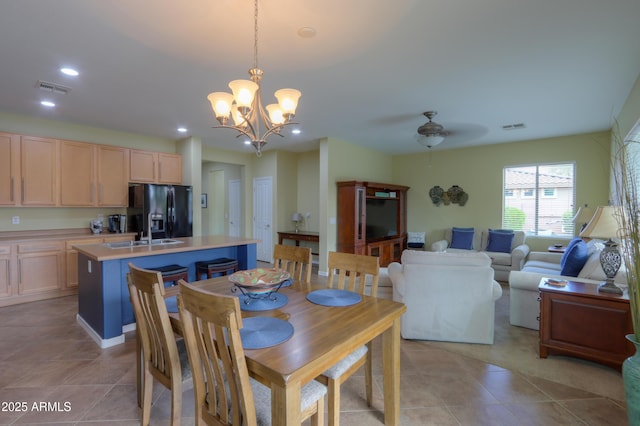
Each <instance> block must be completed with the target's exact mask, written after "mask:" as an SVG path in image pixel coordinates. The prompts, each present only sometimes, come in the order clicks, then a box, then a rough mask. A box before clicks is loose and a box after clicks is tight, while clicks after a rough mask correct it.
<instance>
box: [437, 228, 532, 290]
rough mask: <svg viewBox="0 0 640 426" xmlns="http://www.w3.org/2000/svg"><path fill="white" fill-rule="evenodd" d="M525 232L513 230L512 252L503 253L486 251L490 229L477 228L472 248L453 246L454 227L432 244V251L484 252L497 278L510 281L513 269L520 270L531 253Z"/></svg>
mask: <svg viewBox="0 0 640 426" xmlns="http://www.w3.org/2000/svg"><path fill="white" fill-rule="evenodd" d="M525 239H526V236H525V233H524V232H523V231H514V232H513V241H512V243H511V252H510V253H502V252H495V251H486V247H487V244H488V240H489V230H488V229H485V230H482V231H480V230H477V229H476V230H475V232H474V235H473V246H472V249H471V250H464V249H457V248H451V247H450V246H451V241H452V229H451V228H449V229H447V230H446V231H445V235H444V239H443V240H440V241H436V242H434V243H433V244H431V251H437V252H443V251H446V252H453V253H459V252H463V253H464V252H469V251H478V252H484V253H486V254H487V255H488V256H489V257H490V258H491V267H492V268H493V270H494V271H495V279H496V280H498V281H504V282H506V281H508V279H509V273H510V272H511V271H519V270H520V269H522V267H523V266H524V262H525V261H526V259H527V256H528V255H529V246H528V245H526V244H525Z"/></svg>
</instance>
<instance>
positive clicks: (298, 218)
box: [291, 213, 302, 222]
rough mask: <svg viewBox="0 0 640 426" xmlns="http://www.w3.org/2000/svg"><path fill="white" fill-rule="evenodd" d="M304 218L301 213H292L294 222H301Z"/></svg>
mask: <svg viewBox="0 0 640 426" xmlns="http://www.w3.org/2000/svg"><path fill="white" fill-rule="evenodd" d="M301 220H302V214H301V213H294V214H292V215H291V221H292V222H300V221H301Z"/></svg>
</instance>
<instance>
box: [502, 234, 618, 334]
mask: <svg viewBox="0 0 640 426" xmlns="http://www.w3.org/2000/svg"><path fill="white" fill-rule="evenodd" d="M587 246H588V259H587V262H586V263H585V264H584V266H583V267H582V269H581V270H580V272H579V273H578V276H577V277H571V276H568V275H561V271H562V267H561V264H560V261H561V259H562V256H563V254H562V253H548V252H537V251H532V252H531V253H529V259H528V260H527V262H526V263H525V264H524V266H523V268H522V270H521V271H513V272H511V275H509V322H510V323H511V325H516V326H519V327H526V328H531V329H534V330H539V329H540V324H539V317H540V301H539V291H538V285H539V284H540V280H541V279H542V278H556V279H565V280H568V281H571V280H574V281H575V280H579V281H581V282H590V283H598V284H599V283H602V282H604V280H605V279H606V276H605V274H604V271H603V270H602V267H601V266H600V252H601V250H602V248H603V242H602V241H600V240H592V241H590V242H589V243H587ZM615 282H616V285H618V286H619V287H621V288H625V287H626V286H627V278H626V271H625V269H624V267H621V268H620V270H619V271H618V274H617V275H616V277H615Z"/></svg>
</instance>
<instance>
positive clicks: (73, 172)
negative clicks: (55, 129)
mask: <svg viewBox="0 0 640 426" xmlns="http://www.w3.org/2000/svg"><path fill="white" fill-rule="evenodd" d="M95 171H96V148H95V146H94V145H92V144H89V143H84V142H73V141H60V205H62V206H68V207H74V206H75V207H91V206H95V205H96V198H97V197H96V176H95V175H96V172H95Z"/></svg>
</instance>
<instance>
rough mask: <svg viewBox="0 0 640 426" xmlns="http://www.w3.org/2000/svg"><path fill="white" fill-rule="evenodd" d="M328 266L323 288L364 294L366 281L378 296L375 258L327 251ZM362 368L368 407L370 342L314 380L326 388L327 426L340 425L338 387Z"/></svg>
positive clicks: (371, 399) (377, 261)
mask: <svg viewBox="0 0 640 426" xmlns="http://www.w3.org/2000/svg"><path fill="white" fill-rule="evenodd" d="M328 267H329V278H328V281H327V286H328V287H329V288H337V289H341V290H349V291H353V292H356V293H359V294H361V295H364V294H365V289H366V283H367V281H369V282H370V283H371V292H370V295H371V296H373V297H376V296H377V295H378V280H379V276H380V262H379V258H378V257H377V256H365V255H359V254H352V253H338V252H329V259H328ZM363 365H364V366H365V386H366V392H367V404H368V405H369V406H371V404H372V401H373V371H372V362H371V342H369V343H367V344H366V345H363V346H361V347H359V348H358V349H356V350H355V351H353V352H352V353H351V354H349V355H348V356H346V357H345V358H343V359H342V360H340V361H338V363H337V364H335V365H334V366H333V367H331V368H329V369H328V370H326V371H325V372H324V373H322V375H321V376H319V377H318V378H316V380H318V381H319V382H321V383H323V384H325V385H326V386H327V391H328V399H329V406H328V412H329V426H338V425H339V424H340V386H341V385H342V383H344V381H345V380H347V379H348V378H349V377H350V376H351V375H352V374H353V373H355V372H356V371H357V370H358V369H359V368H360V367H362V366H363Z"/></svg>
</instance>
